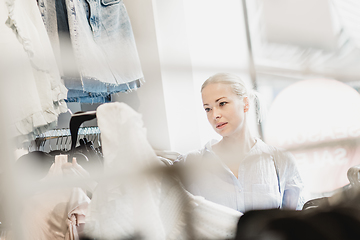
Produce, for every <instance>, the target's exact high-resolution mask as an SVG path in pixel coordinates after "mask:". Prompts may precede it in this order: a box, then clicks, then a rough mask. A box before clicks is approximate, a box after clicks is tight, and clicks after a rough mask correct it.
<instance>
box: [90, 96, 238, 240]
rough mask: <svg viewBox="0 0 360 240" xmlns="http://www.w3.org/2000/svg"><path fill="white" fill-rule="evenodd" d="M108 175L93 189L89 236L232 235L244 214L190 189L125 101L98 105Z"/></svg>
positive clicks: (117, 237)
mask: <svg viewBox="0 0 360 240" xmlns="http://www.w3.org/2000/svg"><path fill="white" fill-rule="evenodd" d="M96 115H97V121H98V126H99V128H100V130H101V139H102V147H103V156H104V177H103V178H102V179H101V180H100V181H99V185H98V186H97V188H96V190H95V191H94V193H93V197H92V200H91V203H90V206H89V212H88V214H87V215H86V223H85V229H84V233H85V235H86V237H87V238H88V239H93V238H95V239H132V238H137V237H139V238H141V239H230V238H234V236H235V231H236V223H237V222H238V219H239V217H240V216H241V215H242V214H241V213H240V212H238V211H235V210H233V209H230V208H227V207H224V206H221V205H219V204H215V203H212V202H210V201H207V200H205V199H204V198H202V197H196V196H193V195H192V194H190V193H188V192H187V191H185V189H184V188H183V187H182V185H181V183H180V182H179V181H178V180H177V179H176V178H175V177H174V174H173V172H172V171H173V170H175V169H174V168H172V167H169V166H166V165H165V164H163V163H162V162H161V161H160V160H159V159H158V158H157V156H156V154H155V152H154V150H153V149H152V147H151V146H150V144H149V143H148V141H147V138H146V129H145V128H144V127H143V122H142V119H141V115H140V114H139V113H137V112H135V111H134V110H133V109H132V108H130V107H129V106H128V105H126V104H124V103H119V102H114V103H105V104H102V105H100V106H99V107H98V109H97V113H96Z"/></svg>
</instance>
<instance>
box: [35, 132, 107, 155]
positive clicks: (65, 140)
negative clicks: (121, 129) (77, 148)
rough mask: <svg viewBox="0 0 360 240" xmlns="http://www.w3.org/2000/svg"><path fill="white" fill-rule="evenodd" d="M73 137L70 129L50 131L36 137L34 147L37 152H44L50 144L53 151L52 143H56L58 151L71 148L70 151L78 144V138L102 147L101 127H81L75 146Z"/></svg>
mask: <svg viewBox="0 0 360 240" xmlns="http://www.w3.org/2000/svg"><path fill="white" fill-rule="evenodd" d="M73 135H75V134H73ZM73 135H72V133H71V131H70V128H61V129H53V130H49V131H46V132H44V133H42V134H39V135H38V136H36V138H35V140H34V142H35V146H34V147H35V149H36V150H43V151H44V150H45V145H46V143H48V146H49V150H52V145H53V144H51V142H52V143H54V141H55V146H56V148H57V149H67V148H69V150H70V146H72V145H75V144H76V142H77V138H78V136H83V137H85V138H87V140H89V141H92V142H94V144H95V143H96V144H97V146H101V140H100V129H99V127H79V128H78V133H77V134H76V139H75V141H74V143H75V144H73V139H72V136H73ZM68 146H69V147H68ZM29 148H30V147H29Z"/></svg>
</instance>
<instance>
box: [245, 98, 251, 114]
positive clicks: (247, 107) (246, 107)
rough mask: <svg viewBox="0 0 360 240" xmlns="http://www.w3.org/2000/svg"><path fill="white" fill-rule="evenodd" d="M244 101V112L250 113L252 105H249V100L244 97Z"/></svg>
mask: <svg viewBox="0 0 360 240" xmlns="http://www.w3.org/2000/svg"><path fill="white" fill-rule="evenodd" d="M243 101H244V112H247V111H249V108H250V105H249V98H248V97H244V98H243Z"/></svg>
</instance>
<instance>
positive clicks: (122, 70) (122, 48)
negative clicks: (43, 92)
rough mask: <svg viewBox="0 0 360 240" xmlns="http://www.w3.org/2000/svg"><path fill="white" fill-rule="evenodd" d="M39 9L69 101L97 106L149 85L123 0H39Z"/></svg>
mask: <svg viewBox="0 0 360 240" xmlns="http://www.w3.org/2000/svg"><path fill="white" fill-rule="evenodd" d="M39 8H40V12H41V14H42V17H43V21H44V23H45V26H46V28H47V31H48V34H49V35H50V39H51V41H52V45H53V48H54V52H55V54H58V56H57V59H58V65H59V67H60V68H61V69H60V71H61V72H62V76H63V79H64V82H65V86H66V87H67V88H68V89H69V92H68V93H69V94H70V95H71V96H69V95H68V101H78V100H79V99H82V101H83V102H85V101H87V102H94V101H93V100H96V99H106V98H107V96H108V95H109V94H112V93H117V92H125V91H131V89H134V88H137V87H139V86H140V85H141V84H142V83H143V82H144V80H143V73H142V70H141V65H140V60H139V57H138V52H137V49H136V45H135V39H134V35H133V32H132V28H131V24H130V20H129V17H128V14H127V11H126V8H125V5H124V3H123V1H122V0H39ZM130 83H132V84H130ZM77 93H85V95H86V94H87V96H85V95H84V94H82V95H79V96H76V94H77ZM99 96H102V97H103V98H101V97H100V98H99ZM94 97H95V98H94ZM86 98H94V99H92V100H91V99H88V100H86ZM96 101H97V100H96ZM100 101H101V100H100Z"/></svg>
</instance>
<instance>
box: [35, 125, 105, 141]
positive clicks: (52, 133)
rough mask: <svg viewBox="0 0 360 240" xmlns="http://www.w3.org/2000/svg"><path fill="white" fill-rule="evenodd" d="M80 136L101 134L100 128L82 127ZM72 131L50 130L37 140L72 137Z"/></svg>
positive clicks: (37, 137)
mask: <svg viewBox="0 0 360 240" xmlns="http://www.w3.org/2000/svg"><path fill="white" fill-rule="evenodd" d="M78 134H79V135H97V134H100V129H99V127H81V128H79V132H78ZM70 136H71V133H70V129H69V128H63V129H53V130H49V131H47V132H44V133H42V134H40V135H38V136H36V139H38V140H48V139H54V138H59V137H70Z"/></svg>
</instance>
